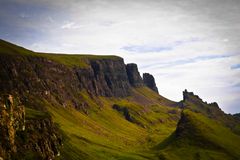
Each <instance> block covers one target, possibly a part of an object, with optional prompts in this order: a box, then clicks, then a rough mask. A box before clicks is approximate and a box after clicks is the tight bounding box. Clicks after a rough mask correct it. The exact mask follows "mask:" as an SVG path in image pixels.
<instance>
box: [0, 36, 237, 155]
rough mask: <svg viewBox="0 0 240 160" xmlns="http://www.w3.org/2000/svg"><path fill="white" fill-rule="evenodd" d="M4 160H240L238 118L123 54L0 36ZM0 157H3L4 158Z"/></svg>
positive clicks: (1, 149)
mask: <svg viewBox="0 0 240 160" xmlns="http://www.w3.org/2000/svg"><path fill="white" fill-rule="evenodd" d="M0 94H1V99H0V108H1V110H0V118H1V119H0V129H1V133H0V157H1V158H2V159H76V160H77V159H84V160H85V159H90V160H94V159H96V160H99V159H104V160H105V159H116V160H121V159H122V160H125V159H131V160H135V159H136V160H141V159H152V160H158V159H160V160H161V159H216V160H218V159H236V160H237V159H240V154H239V153H240V152H239V150H240V136H239V135H240V119H239V117H238V116H237V115H235V116H232V115H228V114H225V113H224V112H223V111H222V110H221V109H220V108H219V107H218V105H217V103H210V104H208V103H206V102H203V101H202V100H201V99H200V98H199V97H198V96H197V95H194V94H193V93H192V92H188V91H187V90H185V91H184V92H183V100H182V101H181V102H173V101H171V100H168V99H167V98H164V97H162V96H161V95H159V94H158V89H157V87H156V84H155V81H154V77H153V76H152V75H151V74H149V73H144V74H143V78H142V77H141V75H140V74H139V71H138V68H137V65H136V64H133V63H132V64H124V61H123V59H122V58H121V57H117V56H94V55H71V54H69V55H66V54H48V53H37V52H33V51H30V50H27V49H24V48H22V47H19V46H16V45H14V44H11V43H9V42H6V41H3V40H0ZM1 158H0V159H1Z"/></svg>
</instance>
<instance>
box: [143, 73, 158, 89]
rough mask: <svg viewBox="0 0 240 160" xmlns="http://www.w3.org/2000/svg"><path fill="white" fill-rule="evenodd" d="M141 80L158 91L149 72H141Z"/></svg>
mask: <svg viewBox="0 0 240 160" xmlns="http://www.w3.org/2000/svg"><path fill="white" fill-rule="evenodd" d="M143 82H144V84H145V85H146V86H147V87H149V88H150V89H152V90H153V91H155V92H157V93H158V88H157V86H156V83H155V79H154V77H153V76H152V75H151V74H149V73H143Z"/></svg>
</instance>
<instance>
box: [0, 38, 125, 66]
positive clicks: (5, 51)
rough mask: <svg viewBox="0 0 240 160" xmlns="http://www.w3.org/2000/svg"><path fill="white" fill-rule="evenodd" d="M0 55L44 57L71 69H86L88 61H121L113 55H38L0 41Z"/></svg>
mask: <svg viewBox="0 0 240 160" xmlns="http://www.w3.org/2000/svg"><path fill="white" fill-rule="evenodd" d="M0 54H2V55H12V56H14V55H21V56H32V57H44V58H47V59H49V60H53V61H55V62H57V63H61V64H64V65H66V66H69V67H72V66H77V67H83V68H85V67H88V66H89V64H88V60H101V59H112V60H114V59H116V60H117V59H121V58H120V57H118V56H114V55H88V54H51V53H39V52H34V51H31V50H28V49H25V48H23V47H20V46H17V45H15V44H12V43H9V42H7V41H4V40H1V39H0Z"/></svg>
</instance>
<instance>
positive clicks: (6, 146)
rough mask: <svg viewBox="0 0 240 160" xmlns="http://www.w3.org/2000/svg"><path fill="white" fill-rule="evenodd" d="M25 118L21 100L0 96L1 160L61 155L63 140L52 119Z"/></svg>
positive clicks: (47, 157) (46, 157) (44, 157)
mask: <svg viewBox="0 0 240 160" xmlns="http://www.w3.org/2000/svg"><path fill="white" fill-rule="evenodd" d="M25 115H26V112H25V107H24V106H23V105H22V104H21V103H20V101H19V99H16V98H15V99H14V98H13V96H12V95H3V96H1V97H0V131H1V132H0V159H1V158H2V159H9V160H10V159H27V158H30V159H52V158H54V157H55V156H57V155H59V154H60V152H59V147H60V146H61V137H60V135H59V134H58V131H57V130H58V129H57V128H56V126H55V125H54V124H53V123H52V121H51V119H50V118H49V117H46V118H44V119H41V118H40V117H37V119H32V118H31V119H29V118H26V117H25ZM28 154H29V155H28ZM16 156H17V157H16Z"/></svg>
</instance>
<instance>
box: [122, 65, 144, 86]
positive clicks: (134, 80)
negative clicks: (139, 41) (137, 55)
mask: <svg viewBox="0 0 240 160" xmlns="http://www.w3.org/2000/svg"><path fill="white" fill-rule="evenodd" d="M126 70H127V75H128V80H129V83H130V84H131V85H132V86H133V87H141V86H143V85H144V84H143V80H142V77H141V76H140V73H139V71H138V67H137V64H135V63H130V64H127V65H126Z"/></svg>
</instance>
